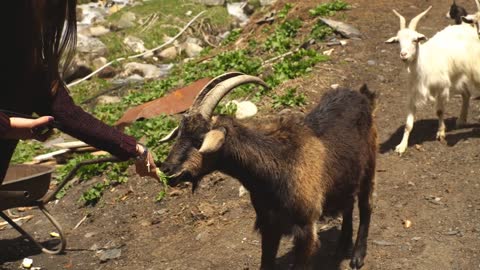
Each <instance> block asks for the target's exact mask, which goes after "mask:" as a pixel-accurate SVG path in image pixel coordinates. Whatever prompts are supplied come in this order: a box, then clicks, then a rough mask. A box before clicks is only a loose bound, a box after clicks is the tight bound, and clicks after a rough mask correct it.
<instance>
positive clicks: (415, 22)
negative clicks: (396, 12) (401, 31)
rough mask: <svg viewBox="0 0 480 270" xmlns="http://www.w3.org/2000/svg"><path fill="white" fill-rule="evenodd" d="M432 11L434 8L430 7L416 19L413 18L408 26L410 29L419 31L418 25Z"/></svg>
mask: <svg viewBox="0 0 480 270" xmlns="http://www.w3.org/2000/svg"><path fill="white" fill-rule="evenodd" d="M430 9H432V6H429V7H428V8H427V9H426V10H425V11H424V12H422V13H420V14H418V15H417V16H416V17H415V18H413V19H412V20H411V21H410V23H409V24H408V28H409V29H412V30H414V31H415V30H416V29H417V24H418V22H419V21H420V19H422V18H423V16H425V14H427V12H429V11H430Z"/></svg>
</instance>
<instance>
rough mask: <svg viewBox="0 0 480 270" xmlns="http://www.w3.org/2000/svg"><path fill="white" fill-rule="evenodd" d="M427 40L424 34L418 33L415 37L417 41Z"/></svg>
mask: <svg viewBox="0 0 480 270" xmlns="http://www.w3.org/2000/svg"><path fill="white" fill-rule="evenodd" d="M425 40H428V38H427V37H426V36H425V35H423V34H418V35H417V38H416V39H415V41H416V42H420V41H425Z"/></svg>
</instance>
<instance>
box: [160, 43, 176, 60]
mask: <svg viewBox="0 0 480 270" xmlns="http://www.w3.org/2000/svg"><path fill="white" fill-rule="evenodd" d="M177 55H178V53H177V48H175V46H171V47H168V48H166V49H164V50H162V51H161V52H159V53H157V56H158V57H160V58H161V59H165V60H174V59H175V58H177Z"/></svg>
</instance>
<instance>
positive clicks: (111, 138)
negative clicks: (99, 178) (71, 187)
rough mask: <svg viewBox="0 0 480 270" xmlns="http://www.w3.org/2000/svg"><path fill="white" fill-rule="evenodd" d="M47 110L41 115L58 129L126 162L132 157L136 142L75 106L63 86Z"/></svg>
mask: <svg viewBox="0 0 480 270" xmlns="http://www.w3.org/2000/svg"><path fill="white" fill-rule="evenodd" d="M49 105H50V106H49V107H50V108H49V109H50V110H45V111H43V112H41V113H42V114H44V115H51V116H53V117H54V118H55V120H56V121H58V122H59V123H60V126H61V127H60V130H61V131H63V132H65V133H67V134H69V135H71V136H73V137H75V138H77V139H79V140H82V141H84V142H86V143H88V144H90V145H92V146H94V147H96V148H98V149H102V150H104V151H107V152H109V153H110V154H112V155H114V156H116V157H118V158H120V159H122V160H127V159H129V158H132V157H135V156H136V155H137V152H136V144H137V143H136V140H135V138H133V137H131V136H128V135H125V134H124V133H122V132H120V131H118V130H116V129H115V128H113V127H111V126H109V125H107V124H105V123H103V122H102V121H100V120H98V119H96V118H95V117H93V116H92V115H90V114H88V113H87V112H85V111H84V110H83V109H82V108H80V107H79V106H77V105H75V103H74V102H73V100H72V98H71V97H70V95H69V94H68V92H67V91H66V90H65V88H64V87H58V90H57V92H56V94H55V95H54V96H53V97H52V100H51V101H50V102H49Z"/></svg>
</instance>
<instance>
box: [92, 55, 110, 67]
mask: <svg viewBox="0 0 480 270" xmlns="http://www.w3.org/2000/svg"><path fill="white" fill-rule="evenodd" d="M107 63H108V60H107V58H105V57H98V58H95V59H93V61H92V65H93V67H94V68H95V69H97V68H100V67H102V66H104V65H105V64H107Z"/></svg>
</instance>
